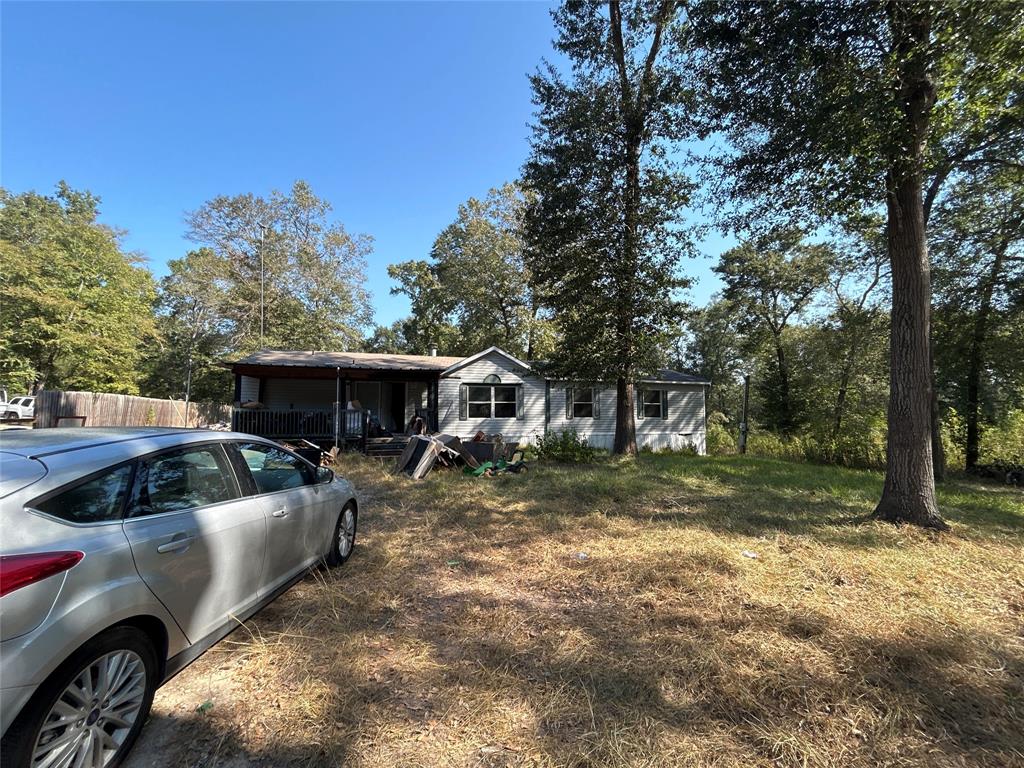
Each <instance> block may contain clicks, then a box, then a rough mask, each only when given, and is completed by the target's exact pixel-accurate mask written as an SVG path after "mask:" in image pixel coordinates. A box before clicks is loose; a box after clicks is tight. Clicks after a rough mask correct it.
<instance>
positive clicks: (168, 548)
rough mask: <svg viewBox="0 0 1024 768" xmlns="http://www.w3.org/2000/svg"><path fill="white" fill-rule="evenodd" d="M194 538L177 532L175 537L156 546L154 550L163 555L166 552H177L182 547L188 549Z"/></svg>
mask: <svg viewBox="0 0 1024 768" xmlns="http://www.w3.org/2000/svg"><path fill="white" fill-rule="evenodd" d="M195 540H196V537H195V536H186V535H185V534H183V533H177V534H175V538H173V539H171V540H170V541H168V542H166V543H165V544H161V545H160V546H159V547H157V548H156V551H157V552H159V553H160V554H161V555H165V554H167V553H168V552H179V551H181V550H183V549H188V548H189V547H190V546H192V542H193V541H195Z"/></svg>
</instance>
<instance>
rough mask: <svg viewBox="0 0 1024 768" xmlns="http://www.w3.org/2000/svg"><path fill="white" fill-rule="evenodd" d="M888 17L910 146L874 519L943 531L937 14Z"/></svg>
mask: <svg viewBox="0 0 1024 768" xmlns="http://www.w3.org/2000/svg"><path fill="white" fill-rule="evenodd" d="M887 12H888V14H889V23H890V25H891V28H892V31H893V39H894V40H895V45H896V54H897V61H898V62H899V67H900V71H899V87H900V96H901V98H900V102H901V105H902V108H903V119H904V123H903V137H902V138H903V139H905V140H906V145H905V146H897V147H896V148H894V150H893V155H892V157H891V159H890V170H889V173H888V174H887V178H886V213H887V217H888V218H887V226H886V236H887V241H888V251H889V263H890V267H891V270H892V330H891V339H890V350H889V419H888V438H887V443H888V446H887V447H888V450H887V456H886V467H885V485H884V486H883V488H882V498H881V499H880V500H879V502H878V506H877V507H876V508H875V512H874V516H875V517H877V518H879V519H881V520H888V521H890V522H907V523H914V524H916V525H921V526H926V527H929V528H939V529H944V528H946V527H947V526H946V523H945V522H944V521H943V520H942V517H941V516H940V515H939V509H938V505H937V504H936V502H935V476H934V474H933V467H932V444H931V390H932V386H931V378H932V377H931V366H930V364H929V349H930V335H931V334H930V317H929V315H930V311H931V298H932V297H931V272H930V269H929V264H928V245H927V239H926V233H925V223H924V201H923V190H922V185H921V175H922V164H923V163H922V158H923V150H924V142H925V139H926V136H927V132H928V117H929V113H930V111H931V108H932V105H933V104H934V101H935V90H934V86H933V84H932V83H931V81H930V79H929V77H928V60H927V55H928V54H927V50H928V41H929V39H930V36H931V13H932V11H931V9H930V8H929V7H928V6H925V5H917V4H910V3H902V2H897V1H896V0H892V1H891V2H889V3H888V5H887ZM902 143H903V142H902V141H900V142H898V144H902Z"/></svg>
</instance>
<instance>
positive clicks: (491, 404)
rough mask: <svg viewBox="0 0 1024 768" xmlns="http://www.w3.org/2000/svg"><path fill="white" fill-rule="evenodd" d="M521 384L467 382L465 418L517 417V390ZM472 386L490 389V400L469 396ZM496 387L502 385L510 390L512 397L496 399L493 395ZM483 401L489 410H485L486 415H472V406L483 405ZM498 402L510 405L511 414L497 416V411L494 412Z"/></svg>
mask: <svg viewBox="0 0 1024 768" xmlns="http://www.w3.org/2000/svg"><path fill="white" fill-rule="evenodd" d="M521 386H522V385H521V384H484V383H479V384H476V383H473V384H470V383H467V384H466V418H467V419H517V418H518V410H519V392H518V389H519V387H521ZM473 387H480V388H484V389H489V390H490V391H491V398H490V400H474V399H473V398H471V397H470V390H471V389H473ZM498 387H503V388H505V389H510V390H512V399H511V400H496V399H495V397H494V391H495V390H496V389H497V388H498ZM484 403H487V404H488V408H489V410H488V412H487V415H486V416H474V415H473V414H472V413H471V411H472V407H473V406H474V405H483V404H484ZM498 404H501V405H511V406H512V415H511V416H498V415H497V413H496V411H497V406H498Z"/></svg>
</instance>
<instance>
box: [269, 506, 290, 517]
mask: <svg viewBox="0 0 1024 768" xmlns="http://www.w3.org/2000/svg"><path fill="white" fill-rule="evenodd" d="M270 516H271V517H288V510H287V509H285V508H284V507H281V508H280V509H278V510H275V511H274V512H271V513H270Z"/></svg>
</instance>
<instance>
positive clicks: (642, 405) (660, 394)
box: [640, 389, 668, 419]
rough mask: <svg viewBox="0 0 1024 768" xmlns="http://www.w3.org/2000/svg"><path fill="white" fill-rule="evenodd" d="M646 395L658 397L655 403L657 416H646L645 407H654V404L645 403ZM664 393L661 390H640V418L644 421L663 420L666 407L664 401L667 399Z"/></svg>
mask: <svg viewBox="0 0 1024 768" xmlns="http://www.w3.org/2000/svg"><path fill="white" fill-rule="evenodd" d="M648 393H655V394H657V396H658V402H657V406H658V415H657V416H649V415H648V414H647V406H648V405H655V403H648V402H647V395H648ZM664 393H665V390H663V389H641V390H640V410H641V412H642V414H643V416H642V418H645V419H664V418H665V405H666V400H667V399H668V398H667V397H666V395H665V394H664Z"/></svg>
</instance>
